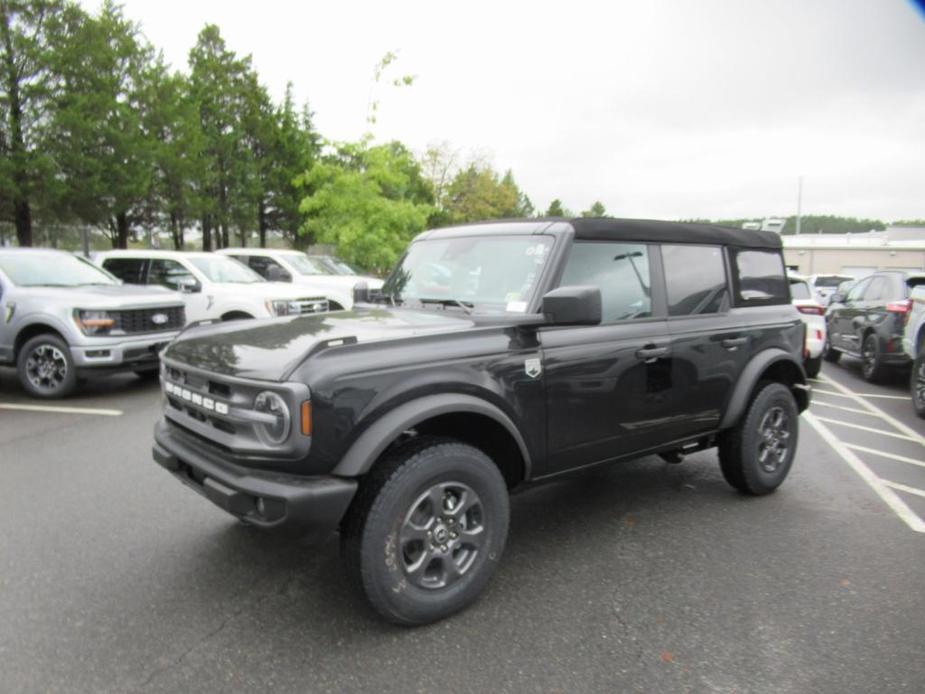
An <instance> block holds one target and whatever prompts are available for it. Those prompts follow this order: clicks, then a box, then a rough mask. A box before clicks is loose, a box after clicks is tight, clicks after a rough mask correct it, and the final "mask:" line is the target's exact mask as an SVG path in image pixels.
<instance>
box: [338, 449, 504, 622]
mask: <svg viewBox="0 0 925 694" xmlns="http://www.w3.org/2000/svg"><path fill="white" fill-rule="evenodd" d="M508 518H509V504H508V495H507V487H506V485H505V483H504V478H503V477H502V476H501V473H500V471H499V470H498V468H497V466H496V465H495V464H494V463H493V462H492V461H491V460H490V459H489V458H488V456H486V455H485V454H484V453H482V452H481V451H480V450H478V449H476V448H473V447H472V446H468V445H465V444H462V443H456V442H454V441H451V440H447V439H437V438H431V437H421V438H420V439H417V440H413V441H412V442H410V443H409V444H408V445H406V446H404V447H401V448H399V449H397V450H396V451H395V452H394V453H392V454H390V455H389V456H388V457H387V458H385V459H384V460H382V461H380V462H379V463H378V464H377V465H376V466H375V467H374V468H373V470H372V471H371V472H370V473H369V474H368V475H367V477H366V478H365V479H364V480H363V481H362V482H361V484H360V489H359V491H358V492H357V496H356V498H355V499H354V502H353V505H352V506H351V507H350V510H349V511H348V512H347V517H346V518H345V520H344V523H343V525H342V528H341V554H342V555H343V559H344V562H345V564H346V568H347V572H348V574H349V575H350V578H351V580H352V581H353V583H354V584H355V585H356V586H357V587H358V588H359V589H360V591H361V592H362V593H363V595H364V596H365V597H366V599H367V601H368V602H369V604H370V605H371V606H372V607H373V609H374V610H376V611H377V612H378V613H379V614H380V615H382V616H383V617H385V618H386V619H387V620H389V621H390V622H393V623H395V624H400V625H405V626H412V625H418V624H427V623H429V622H435V621H437V620H439V619H443V618H444V617H448V616H449V615H451V614H453V613H454V612H457V611H458V610H461V609H463V608H464V607H466V606H467V605H469V604H470V603H471V602H472V601H473V600H475V599H476V598H477V597H478V595H479V594H480V593H481V592H482V589H483V588H484V587H485V584H486V583H487V582H488V580H489V579H490V578H491V575H492V574H493V573H494V571H495V568H496V567H497V565H498V561H499V560H500V558H501V553H502V551H503V550H504V543H505V540H506V539H507V530H508Z"/></svg>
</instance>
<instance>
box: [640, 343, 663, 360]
mask: <svg viewBox="0 0 925 694" xmlns="http://www.w3.org/2000/svg"><path fill="white" fill-rule="evenodd" d="M666 354H668V348H667V347H655V346H652V347H643V348H642V349H637V350H636V358H637V359H641V360H642V361H646V362H652V361H655V360H656V359H658V358H659V357H664V356H665V355H666Z"/></svg>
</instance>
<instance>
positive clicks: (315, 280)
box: [216, 248, 382, 311]
mask: <svg viewBox="0 0 925 694" xmlns="http://www.w3.org/2000/svg"><path fill="white" fill-rule="evenodd" d="M216 252H217V253H220V254H222V255H230V256H231V257H232V258H235V259H236V260H240V261H241V262H242V263H244V264H245V265H247V266H248V267H249V268H250V269H251V270H253V271H254V272H256V273H258V274H259V275H261V276H262V277H264V278H266V279H272V280H276V281H280V282H292V283H293V284H299V285H303V286H305V287H307V288H310V291H317V292H319V293H321V294H324V295H325V296H327V297H328V302H329V303H330V306H331V310H332V311H337V310H340V309H351V308H353V288H354V287H355V286H356V285H357V284H358V283H360V282H366V285H367V286H368V287H369V288H370V289H381V288H382V280H380V279H376V278H375V277H362V276H359V275H339V274H332V273H331V269H330V268H329V267H326V266H325V265H324V264H323V263H321V262H320V261H318V260H317V259H316V258H313V257H311V256H309V255H306V254H305V253H302V252H301V251H290V250H283V249H273V248H223V249H222V250H220V251H216Z"/></svg>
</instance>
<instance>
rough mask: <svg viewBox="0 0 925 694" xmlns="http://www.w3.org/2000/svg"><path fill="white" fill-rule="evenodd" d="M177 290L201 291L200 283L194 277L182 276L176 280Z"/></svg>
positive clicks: (186, 291) (187, 291)
mask: <svg viewBox="0 0 925 694" xmlns="http://www.w3.org/2000/svg"><path fill="white" fill-rule="evenodd" d="M177 290H178V291H180V292H181V293H183V294H196V293H198V292H201V291H202V285H201V284H199V280H197V279H196V278H194V277H184V278H183V279H181V280H180V281H179V282H177Z"/></svg>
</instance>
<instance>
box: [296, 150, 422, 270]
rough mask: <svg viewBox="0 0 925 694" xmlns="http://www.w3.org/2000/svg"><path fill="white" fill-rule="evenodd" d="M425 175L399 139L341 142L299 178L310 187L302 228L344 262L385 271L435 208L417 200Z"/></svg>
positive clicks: (419, 197) (303, 205)
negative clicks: (378, 142)
mask: <svg viewBox="0 0 925 694" xmlns="http://www.w3.org/2000/svg"><path fill="white" fill-rule="evenodd" d="M423 180H424V179H423V177H422V176H421V172H420V168H419V166H418V164H417V162H416V161H415V159H414V157H413V156H411V154H410V153H409V152H408V150H407V149H406V148H405V147H404V146H402V145H397V144H394V143H392V144H386V145H378V146H372V147H371V146H369V144H368V142H367V141H365V140H364V141H361V142H359V143H355V144H342V145H340V146H339V147H338V149H337V151H336V153H335V154H333V155H331V156H328V157H325V158H323V159H322V160H321V161H319V162H318V163H316V164H315V165H314V166H313V167H312V169H311V170H310V171H309V172H308V173H306V174H305V175H304V176H302V177H300V179H299V183H300V184H301V185H305V186H306V187H307V189H308V190H310V191H311V193H310V194H309V195H307V196H306V197H305V199H304V200H302V204H301V211H302V213H303V214H304V215H305V216H306V221H305V223H304V224H303V225H302V234H303V235H305V236H306V237H307V238H311V239H314V240H316V241H318V242H320V243H325V244H331V245H333V246H334V247H335V248H336V252H337V253H338V255H340V256H341V257H343V258H344V259H345V260H347V261H348V262H351V263H356V264H357V265H359V266H361V267H364V268H367V269H370V270H372V271H374V272H383V271H385V270H387V269H388V268H390V267H391V266H392V265H393V264H394V263H395V261H396V260H397V258H398V255H399V253H401V251H402V250H403V249H404V248H405V246H406V245H407V244H408V242H409V241H410V240H411V239H412V238H413V237H414V235H415V234H417V233H418V232H420V231H422V230H423V229H424V227H425V224H426V222H427V219H428V217H429V215H430V213H431V212H432V210H433V207H432V206H431V205H430V204H428V203H427V202H423V201H422V200H421V197H422V190H426V189H423V188H422V182H423Z"/></svg>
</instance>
